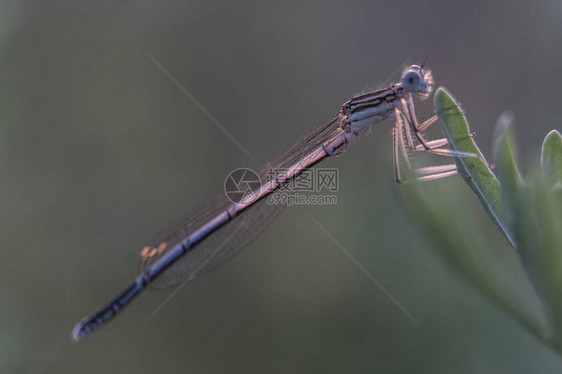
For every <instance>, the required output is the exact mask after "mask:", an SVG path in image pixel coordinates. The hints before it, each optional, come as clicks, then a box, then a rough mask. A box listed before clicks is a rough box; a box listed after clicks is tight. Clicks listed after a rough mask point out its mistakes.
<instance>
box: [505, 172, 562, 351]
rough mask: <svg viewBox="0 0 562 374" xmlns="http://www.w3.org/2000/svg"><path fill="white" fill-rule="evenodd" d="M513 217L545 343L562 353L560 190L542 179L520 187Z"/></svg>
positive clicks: (561, 226)
mask: <svg viewBox="0 0 562 374" xmlns="http://www.w3.org/2000/svg"><path fill="white" fill-rule="evenodd" d="M515 217H516V220H515V222H514V223H515V225H514V233H515V235H516V239H517V243H518V245H519V251H520V254H521V257H522V259H523V264H524V266H525V269H526V270H527V272H528V274H529V277H530V279H531V281H532V282H533V284H534V286H535V288H536V289H537V291H538V293H539V296H540V297H541V298H542V300H543V303H544V305H545V307H546V311H547V317H548V321H549V332H550V336H548V337H547V340H548V341H549V342H550V344H552V345H553V346H554V347H555V348H556V349H557V350H558V351H559V352H562V271H560V269H562V230H561V228H562V190H561V189H554V190H552V189H550V188H549V187H548V186H546V184H545V183H544V181H542V180H541V179H538V180H537V181H535V182H534V183H529V184H527V185H525V186H523V187H522V188H521V190H520V193H519V194H518V201H517V210H516V216H515Z"/></svg>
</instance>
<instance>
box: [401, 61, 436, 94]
mask: <svg viewBox="0 0 562 374" xmlns="http://www.w3.org/2000/svg"><path fill="white" fill-rule="evenodd" d="M400 80H401V82H402V86H403V87H404V89H405V90H406V91H409V92H411V93H415V94H419V95H420V96H421V97H422V98H426V97H428V96H429V94H430V93H431V90H432V88H433V77H432V75H431V71H429V69H427V68H423V67H421V66H418V65H412V66H410V67H409V68H407V69H406V70H404V73H402V77H401V78H400Z"/></svg>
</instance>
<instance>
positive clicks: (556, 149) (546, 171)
mask: <svg viewBox="0 0 562 374" xmlns="http://www.w3.org/2000/svg"><path fill="white" fill-rule="evenodd" d="M541 168H542V173H543V176H544V178H545V180H546V181H547V183H548V185H549V186H554V185H556V184H562V137H561V136H560V133H559V132H558V131H556V130H552V131H551V132H549V133H548V135H547V136H546V137H545V138H544V142H543V144H542V152H541Z"/></svg>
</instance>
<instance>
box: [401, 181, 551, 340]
mask: <svg viewBox="0 0 562 374" xmlns="http://www.w3.org/2000/svg"><path fill="white" fill-rule="evenodd" d="M463 187H464V184H463V183H461V182H460V181H458V180H451V181H448V183H411V184H408V185H406V186H404V188H403V191H404V194H403V196H404V199H405V201H406V203H407V205H408V207H409V208H410V210H411V212H412V214H413V217H414V220H415V222H416V225H419V226H420V227H421V228H422V229H424V231H425V232H426V233H427V237H428V239H429V240H430V241H431V243H432V249H433V250H434V251H435V252H436V253H438V254H439V256H440V257H441V258H442V259H443V260H444V261H445V262H446V264H448V265H449V266H450V267H451V268H452V269H453V270H454V273H455V274H462V275H463V276H465V277H466V278H467V279H469V280H470V281H471V282H472V283H473V284H474V285H475V286H476V287H477V288H478V289H479V290H480V291H482V292H483V293H484V294H485V295H486V296H488V297H489V298H490V300H491V301H492V302H494V303H496V304H497V305H498V306H500V307H501V308H503V309H504V310H505V311H506V312H508V313H509V314H510V315H512V316H513V317H514V318H515V319H516V320H517V321H518V322H519V323H521V325H522V326H523V327H525V328H526V329H527V330H528V331H529V332H531V333H532V334H533V335H534V336H536V337H537V338H539V339H541V340H542V339H543V337H544V331H545V326H544V321H543V318H542V315H540V313H537V312H536V311H535V310H533V307H532V305H536V303H535V302H534V301H536V300H537V299H538V298H536V295H534V296H535V297H534V298H533V297H532V298H533V300H532V302H529V300H528V299H526V297H527V296H528V295H532V294H533V290H532V287H531V285H530V284H529V283H528V281H527V276H526V274H525V273H524V272H523V270H522V269H521V267H520V265H519V256H518V254H517V252H515V251H509V250H508V248H509V247H508V244H507V243H506V242H505V240H503V238H502V237H500V236H499V235H497V236H490V235H489V234H494V233H495V232H496V231H495V230H486V227H487V226H491V225H489V223H487V222H486V224H485V225H483V224H482V223H483V221H482V218H485V216H484V215H483V214H482V213H481V212H480V211H479V210H480V209H479V207H478V206H474V204H472V203H471V202H470V200H469V199H468V198H470V197H471V196H469V195H468V194H467V193H464V194H463V192H466V191H463ZM475 208H478V209H475ZM483 216H484V217H483ZM490 229H491V227H490ZM522 295H525V297H522Z"/></svg>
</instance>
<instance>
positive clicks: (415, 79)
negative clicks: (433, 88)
mask: <svg viewBox="0 0 562 374" xmlns="http://www.w3.org/2000/svg"><path fill="white" fill-rule="evenodd" d="M421 83H422V79H421V76H420V73H418V72H417V71H412V70H410V71H408V72H406V73H404V75H403V76H402V85H403V86H404V89H406V91H410V92H412V93H413V92H419V91H421V88H422V87H421V86H422V84H421Z"/></svg>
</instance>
